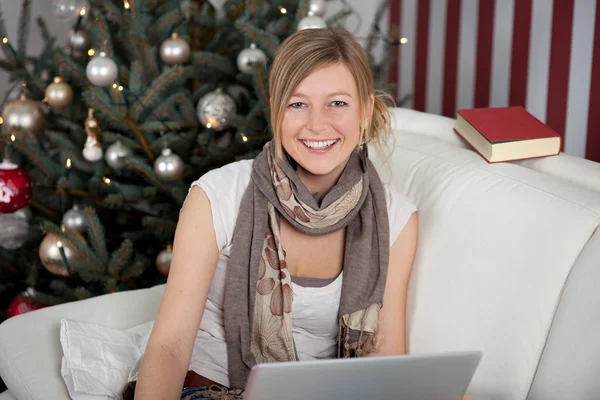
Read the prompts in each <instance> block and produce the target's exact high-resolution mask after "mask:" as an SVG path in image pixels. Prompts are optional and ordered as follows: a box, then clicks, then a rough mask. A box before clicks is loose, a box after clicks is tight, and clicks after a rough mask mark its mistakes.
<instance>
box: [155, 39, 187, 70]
mask: <svg viewBox="0 0 600 400" xmlns="http://www.w3.org/2000/svg"><path fill="white" fill-rule="evenodd" d="M190 55H191V49H190V44H189V43H188V42H186V41H185V40H184V39H182V38H180V37H179V35H177V33H173V34H172V35H171V37H170V38H169V39H167V40H165V41H164V42H163V43H162V44H161V45H160V59H161V60H162V61H163V62H164V63H165V64H168V65H173V64H185V63H187V62H188V61H189V60H190Z"/></svg>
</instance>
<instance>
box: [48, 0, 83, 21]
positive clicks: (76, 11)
mask: <svg viewBox="0 0 600 400" xmlns="http://www.w3.org/2000/svg"><path fill="white" fill-rule="evenodd" d="M52 5H53V7H52V13H53V14H54V16H55V17H56V20H57V21H60V22H68V21H73V20H75V19H76V18H77V17H78V16H79V15H81V13H82V10H83V9H86V10H88V9H89V7H90V5H89V2H88V0H53V1H52Z"/></svg>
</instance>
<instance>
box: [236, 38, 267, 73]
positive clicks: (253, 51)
mask: <svg viewBox="0 0 600 400" xmlns="http://www.w3.org/2000/svg"><path fill="white" fill-rule="evenodd" d="M255 64H261V65H262V66H263V67H266V66H267V55H266V54H265V52H264V51H262V50H261V49H259V48H258V47H256V45H255V44H254V43H252V44H251V45H250V47H249V48H247V49H244V50H242V51H240V54H238V57H237V66H238V69H239V70H240V71H242V72H243V73H245V74H251V73H252V72H254V65H255Z"/></svg>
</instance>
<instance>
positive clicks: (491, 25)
mask: <svg viewBox="0 0 600 400" xmlns="http://www.w3.org/2000/svg"><path fill="white" fill-rule="evenodd" d="M598 8H599V6H598V4H597V0H392V3H391V10H390V24H391V32H392V35H394V36H395V35H398V37H399V38H401V37H405V38H407V39H408V42H407V43H406V44H403V45H400V46H398V47H396V48H395V53H394V60H395V61H396V64H395V66H394V68H393V69H392V71H393V72H392V80H394V81H396V82H397V83H398V97H399V98H403V97H404V96H406V95H408V94H410V95H412V96H413V98H412V101H411V103H410V104H409V105H408V106H409V107H412V108H414V109H416V110H419V111H426V112H431V113H436V114H442V115H446V116H449V117H455V115H456V114H455V112H456V109H457V108H471V107H497V106H507V105H522V106H524V107H525V108H526V109H527V110H528V111H529V112H531V113H532V114H533V115H535V116H536V117H538V118H539V119H540V120H542V121H544V122H545V123H547V124H548V125H549V126H550V127H552V128H553V129H554V130H556V131H557V132H558V133H559V134H561V135H562V136H563V138H564V141H563V151H565V152H566V153H568V154H571V155H574V156H579V157H585V158H588V159H590V160H594V161H599V162H600V10H599V9H598Z"/></svg>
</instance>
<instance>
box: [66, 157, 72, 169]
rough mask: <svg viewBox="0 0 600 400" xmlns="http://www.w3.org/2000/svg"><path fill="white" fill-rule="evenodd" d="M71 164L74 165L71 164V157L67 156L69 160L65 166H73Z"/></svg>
mask: <svg viewBox="0 0 600 400" xmlns="http://www.w3.org/2000/svg"><path fill="white" fill-rule="evenodd" d="M71 165H72V164H71V159H70V158H67V162H66V163H65V166H66V167H67V168H71Z"/></svg>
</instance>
